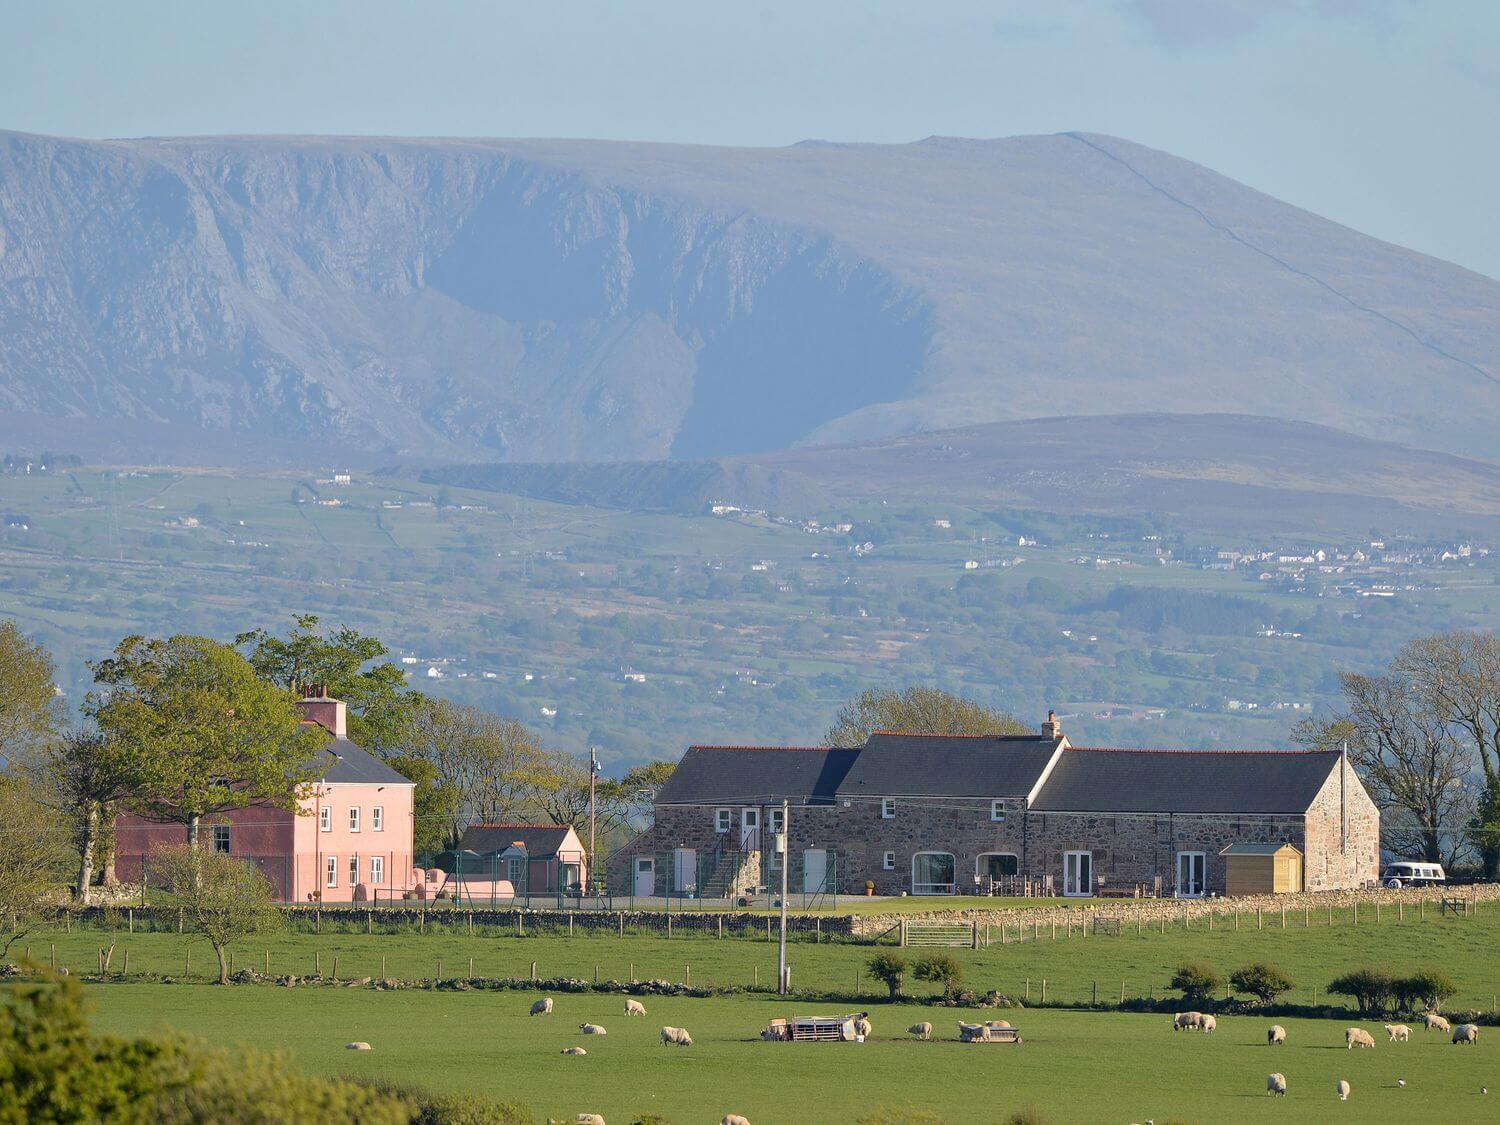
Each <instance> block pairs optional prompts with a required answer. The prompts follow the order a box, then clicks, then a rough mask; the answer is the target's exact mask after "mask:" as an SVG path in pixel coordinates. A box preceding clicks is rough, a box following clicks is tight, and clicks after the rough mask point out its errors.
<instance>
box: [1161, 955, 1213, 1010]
mask: <svg viewBox="0 0 1500 1125" xmlns="http://www.w3.org/2000/svg"><path fill="white" fill-rule="evenodd" d="M1168 987H1169V988H1175V989H1177V990H1178V991H1179V992H1181V993H1182V995H1183V998H1184V999H1186V1000H1188V1001H1190V1002H1192V1003H1194V1004H1199V1003H1202V1002H1203V1001H1204V1000H1207V999H1208V998H1209V997H1210V996H1212V995H1213V994H1214V993H1215V992H1217V991H1218V990H1219V989H1221V988H1223V987H1224V978H1223V977H1221V976H1220V975H1219V971H1218V970H1217V969H1215V968H1214V967H1213V966H1212V965H1207V964H1204V963H1203V962H1202V961H1184V962H1183V963H1182V964H1181V965H1178V966H1177V971H1176V972H1175V973H1173V974H1172V980H1171V983H1170V984H1169V985H1168Z"/></svg>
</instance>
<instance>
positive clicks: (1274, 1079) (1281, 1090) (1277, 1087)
mask: <svg viewBox="0 0 1500 1125" xmlns="http://www.w3.org/2000/svg"><path fill="white" fill-rule="evenodd" d="M1266 1093H1268V1094H1279V1095H1280V1096H1281V1097H1283V1098H1284V1097H1286V1075H1284V1074H1268V1075H1266Z"/></svg>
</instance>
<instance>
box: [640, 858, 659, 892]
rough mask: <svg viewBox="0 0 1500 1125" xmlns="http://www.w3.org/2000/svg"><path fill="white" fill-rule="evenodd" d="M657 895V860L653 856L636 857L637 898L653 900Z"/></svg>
mask: <svg viewBox="0 0 1500 1125" xmlns="http://www.w3.org/2000/svg"><path fill="white" fill-rule="evenodd" d="M655 894H656V860H655V859H654V858H653V857H651V856H645V855H642V856H636V859H635V897H636V898H651V897H653V896H654V895H655Z"/></svg>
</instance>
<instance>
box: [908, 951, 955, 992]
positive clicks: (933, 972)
mask: <svg viewBox="0 0 1500 1125" xmlns="http://www.w3.org/2000/svg"><path fill="white" fill-rule="evenodd" d="M911 975H912V976H914V977H916V978H917V979H918V980H925V981H931V982H932V983H934V984H937V985H940V986H941V987H942V990H943V995H944V996H955V995H957V994H958V990H959V989H960V988H962V987H963V983H964V970H963V966H962V965H960V964H959V963H958V961H957V959H956V958H954V956H953V955H952V954H950V953H929V954H927V955H926V956H925V957H919V958H918V959H917V960H916V962H915V963H914V964H913V965H912V967H911Z"/></svg>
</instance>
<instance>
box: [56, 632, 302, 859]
mask: <svg viewBox="0 0 1500 1125" xmlns="http://www.w3.org/2000/svg"><path fill="white" fill-rule="evenodd" d="M92 668H93V671H94V682H95V683H96V684H97V685H99V689H100V690H97V691H94V692H91V693H90V694H89V696H88V699H87V701H86V705H85V710H86V711H87V713H88V714H89V715H90V716H92V718H93V719H94V721H95V722H96V723H97V724H98V726H99V730H100V732H101V733H102V734H103V735H104V737H105V738H107V739H111V740H113V742H112V745H113V746H115V747H117V748H118V750H119V752H120V753H121V754H123V755H125V756H127V757H128V759H129V760H130V762H131V768H132V769H133V770H135V771H136V776H137V777H138V778H139V782H138V786H137V788H136V791H135V792H134V793H133V794H132V795H131V797H130V799H129V801H128V804H129V805H130V806H131V807H133V808H135V809H137V810H138V811H140V812H141V813H143V814H144V815H146V816H149V817H152V818H154V819H157V820H164V821H168V822H170V823H176V824H182V825H184V826H185V827H186V829H187V840H188V843H189V844H190V845H192V846H194V847H196V846H197V844H198V832H199V827H200V825H201V824H202V821H203V818H204V817H205V816H209V815H212V814H214V813H221V812H227V811H229V810H231V809H239V808H244V807H246V806H247V805H252V804H256V805H268V806H271V807H274V808H285V809H295V808H296V807H297V802H298V800H299V798H300V797H301V795H302V794H303V793H304V792H305V791H306V788H307V786H308V785H310V784H311V783H312V781H313V780H314V779H315V778H316V776H317V772H318V771H317V765H316V754H317V751H318V750H319V749H320V748H321V747H322V746H323V744H324V740H325V736H324V734H323V732H321V731H319V730H315V729H312V728H310V727H308V726H304V725H303V723H302V721H301V715H300V713H299V712H298V710H297V708H296V706H295V704H294V702H293V699H292V695H291V693H290V692H288V691H286V690H284V689H282V688H279V687H277V686H275V685H273V684H270V683H267V682H266V681H265V680H263V679H261V678H260V677H259V676H257V675H256V673H255V669H253V668H252V667H251V666H250V665H249V663H247V662H246V661H245V659H244V658H243V657H242V656H240V654H239V653H237V652H235V650H234V649H232V648H230V647H229V646H227V645H222V644H219V643H218V642H217V641H214V640H210V639H209V638H208V637H194V636H175V637H169V638H167V639H165V640H159V639H149V638H146V637H140V636H133V637H126V638H125V639H124V640H123V641H121V642H120V643H119V645H117V646H116V648H115V651H114V655H113V656H111V657H109V658H108V659H106V660H101V661H99V662H97V663H96V664H94V665H92Z"/></svg>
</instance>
